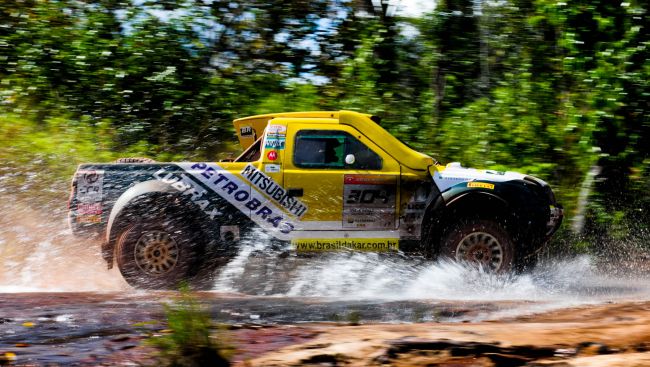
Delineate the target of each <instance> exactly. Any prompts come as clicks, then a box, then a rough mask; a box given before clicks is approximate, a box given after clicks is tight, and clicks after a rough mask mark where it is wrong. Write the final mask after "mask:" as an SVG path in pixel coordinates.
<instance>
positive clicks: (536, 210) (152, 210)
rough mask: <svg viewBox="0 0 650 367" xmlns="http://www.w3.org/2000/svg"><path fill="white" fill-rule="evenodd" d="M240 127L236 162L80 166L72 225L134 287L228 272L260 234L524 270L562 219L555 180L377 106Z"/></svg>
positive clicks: (294, 244)
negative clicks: (465, 157)
mask: <svg viewBox="0 0 650 367" xmlns="http://www.w3.org/2000/svg"><path fill="white" fill-rule="evenodd" d="M234 127H235V131H236V133H237V136H238V139H239V143H240V144H241V146H242V147H243V153H241V155H239V156H238V157H237V158H235V159H230V160H227V161H221V162H176V163H163V162H154V161H152V160H149V159H123V160H120V161H118V163H108V164H107V163H96V164H95V163H93V164H81V165H80V166H79V167H78V169H77V172H76V173H75V175H74V177H73V181H72V193H71V197H70V201H69V223H70V226H71V228H72V231H73V233H75V234H77V235H80V236H89V235H93V234H95V235H97V233H99V234H100V235H101V236H102V237H103V239H104V240H103V241H102V242H103V244H102V256H103V258H104V260H106V262H107V264H108V267H109V268H110V267H112V266H113V264H116V265H117V267H118V268H119V270H120V272H121V274H122V276H123V277H124V278H125V279H126V281H127V282H128V283H129V284H131V285H132V286H134V287H138V288H153V289H166V288H174V287H175V286H176V285H177V284H178V283H179V282H181V281H192V280H193V279H196V278H197V277H199V276H200V275H201V274H205V270H206V269H208V270H211V271H214V272H215V273H216V272H218V269H219V267H221V266H223V265H224V264H226V263H227V262H228V261H229V259H232V258H233V257H234V256H235V255H236V254H237V253H238V251H239V249H240V248H241V246H242V243H244V242H245V241H246V240H250V239H251V238H253V239H259V238H265V241H266V242H268V243H269V246H273V247H274V248H278V246H279V248H282V249H284V250H283V251H286V253H288V254H290V255H295V256H301V254H305V256H314V254H315V253H320V252H332V251H365V252H388V253H391V252H392V253H400V254H412V255H414V256H420V257H425V258H430V259H436V258H447V259H451V260H455V261H459V262H464V263H468V264H473V265H475V266H479V267H481V268H483V269H486V270H488V271H492V272H506V271H513V270H519V269H522V268H525V267H528V266H531V265H532V264H534V262H535V258H536V253H537V252H538V251H539V250H540V249H542V248H543V246H544V245H545V244H546V243H547V242H548V240H549V239H550V238H551V236H552V235H553V233H554V232H555V231H556V230H557V229H558V227H559V225H560V223H561V221H562V216H563V211H562V208H561V206H560V205H558V203H557V202H556V199H555V196H554V194H553V191H552V190H551V188H550V187H549V185H548V184H547V183H546V182H544V181H542V180H540V179H538V178H535V177H532V176H528V175H525V174H520V173H515V172H500V171H491V170H478V169H473V168H465V167H462V166H461V164H459V163H449V164H446V165H441V164H440V163H438V162H437V161H436V160H435V159H433V158H432V157H430V156H428V155H425V154H422V153H419V152H417V151H415V150H413V149H411V148H410V147H409V146H407V145H406V144H404V143H403V142H401V141H400V140H399V139H397V138H395V137H394V136H393V135H391V134H390V133H389V132H387V131H386V130H385V129H383V128H382V127H381V126H380V125H379V119H378V118H376V117H374V116H371V115H367V114H362V113H357V112H351V111H339V112H327V111H320V112H292V113H276V114H266V115H258V116H252V117H246V118H241V119H237V120H235V121H234ZM266 242H265V243H266Z"/></svg>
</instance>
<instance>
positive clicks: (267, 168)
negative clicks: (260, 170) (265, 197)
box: [264, 164, 280, 173]
mask: <svg viewBox="0 0 650 367" xmlns="http://www.w3.org/2000/svg"><path fill="white" fill-rule="evenodd" d="M264 172H266V173H279V172H280V165H279V164H265V165H264Z"/></svg>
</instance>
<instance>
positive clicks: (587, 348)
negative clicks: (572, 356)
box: [576, 342, 616, 356]
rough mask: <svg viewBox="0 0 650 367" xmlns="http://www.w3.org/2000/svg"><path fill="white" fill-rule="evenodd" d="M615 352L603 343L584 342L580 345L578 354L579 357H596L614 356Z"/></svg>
mask: <svg viewBox="0 0 650 367" xmlns="http://www.w3.org/2000/svg"><path fill="white" fill-rule="evenodd" d="M615 352H616V351H615V350H612V349H610V348H609V347H608V346H607V345H605V344H602V343H593V342H582V343H580V344H579V345H578V348H577V351H576V354H577V355H579V356H595V355H601V354H612V353H615Z"/></svg>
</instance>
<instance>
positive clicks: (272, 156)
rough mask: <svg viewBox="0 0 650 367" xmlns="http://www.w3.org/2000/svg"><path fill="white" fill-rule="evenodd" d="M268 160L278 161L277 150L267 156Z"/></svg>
mask: <svg viewBox="0 0 650 367" xmlns="http://www.w3.org/2000/svg"><path fill="white" fill-rule="evenodd" d="M266 158H268V159H269V160H270V161H274V160H276V159H278V152H276V151H275V150H272V151H270V152H269V153H268V154H267V155H266Z"/></svg>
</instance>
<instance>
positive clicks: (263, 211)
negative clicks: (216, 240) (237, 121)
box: [154, 162, 295, 239]
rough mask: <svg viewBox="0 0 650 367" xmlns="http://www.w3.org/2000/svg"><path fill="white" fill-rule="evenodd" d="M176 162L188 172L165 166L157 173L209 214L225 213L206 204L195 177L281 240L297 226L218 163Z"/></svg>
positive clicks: (262, 196)
mask: <svg viewBox="0 0 650 367" xmlns="http://www.w3.org/2000/svg"><path fill="white" fill-rule="evenodd" d="M177 165H178V166H180V167H181V168H183V169H184V170H185V171H186V172H187V175H186V174H180V175H177V174H175V173H165V172H164V169H163V170H160V171H158V172H157V173H156V174H155V175H154V176H156V178H158V179H159V180H161V181H163V182H166V181H165V180H166V179H167V180H168V181H171V186H172V187H174V188H176V189H177V190H179V191H181V192H182V193H183V194H187V195H192V200H194V201H195V202H196V203H197V204H198V205H199V206H201V208H202V209H203V211H204V212H206V213H208V214H210V216H211V218H212V217H214V216H219V215H223V213H221V212H220V211H219V210H218V209H217V208H213V207H211V206H210V205H209V201H207V200H205V203H204V202H203V201H201V200H204V199H203V198H204V197H203V195H204V193H205V190H202V189H200V187H198V185H197V184H192V182H194V181H193V180H194V179H196V180H197V181H199V182H201V183H202V184H204V185H205V186H206V187H208V188H209V189H210V190H211V191H213V192H214V193H216V194H217V195H219V196H221V197H222V198H224V199H225V200H226V201H228V202H229V203H230V204H232V205H233V206H234V207H235V208H237V209H238V210H240V211H241V212H243V213H245V214H246V215H247V216H248V217H250V218H251V220H252V221H253V222H255V223H257V224H258V225H259V226H260V227H262V228H265V229H268V230H272V231H276V234H277V237H279V238H280V239H282V238H283V237H286V236H285V235H288V234H290V233H291V231H293V229H294V228H295V225H294V224H293V223H292V222H291V220H289V219H287V218H286V215H285V214H284V213H283V212H282V210H281V209H280V208H278V207H277V206H275V205H274V204H273V203H272V202H270V201H269V200H268V199H267V198H266V197H264V195H262V194H261V193H259V192H258V191H257V190H254V189H252V188H251V185H249V184H248V183H246V182H245V181H242V180H241V179H240V178H239V177H237V176H236V175H234V174H233V173H231V172H229V171H227V170H224V169H223V168H221V167H220V166H219V165H217V164H215V163H202V162H199V163H178V164H177ZM260 173H261V172H260ZM188 175H189V176H191V177H192V179H190V178H189V177H188ZM267 184H268V183H267ZM195 195H196V196H195ZM202 205H205V206H202ZM278 232H279V233H278Z"/></svg>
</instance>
